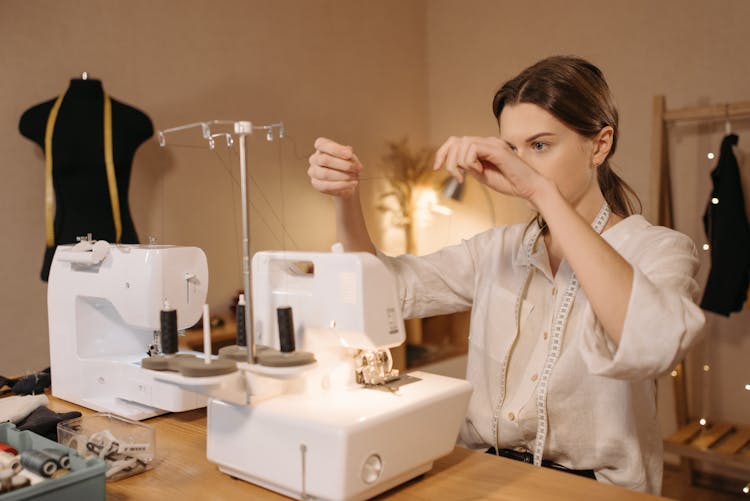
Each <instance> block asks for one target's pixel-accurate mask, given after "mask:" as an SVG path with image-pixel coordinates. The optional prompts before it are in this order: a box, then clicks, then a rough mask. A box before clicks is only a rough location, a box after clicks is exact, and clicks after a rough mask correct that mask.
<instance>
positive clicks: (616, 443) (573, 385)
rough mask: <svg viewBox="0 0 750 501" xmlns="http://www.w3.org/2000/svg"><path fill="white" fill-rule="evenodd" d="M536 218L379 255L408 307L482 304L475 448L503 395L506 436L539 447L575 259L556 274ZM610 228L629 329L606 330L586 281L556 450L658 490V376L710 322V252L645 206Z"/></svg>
mask: <svg viewBox="0 0 750 501" xmlns="http://www.w3.org/2000/svg"><path fill="white" fill-rule="evenodd" d="M527 228H528V225H524V224H521V225H513V226H503V227H499V228H494V229H492V230H489V231H486V232H484V233H481V234H479V235H476V236H474V237H472V238H470V239H468V240H464V241H462V243H460V244H458V245H454V246H450V247H447V248H445V249H442V250H440V251H438V252H435V253H433V254H430V255H427V256H421V257H416V256H411V255H404V256H399V257H388V256H385V255H383V254H380V253H379V254H378V255H379V257H380V258H381V259H382V260H383V261H384V262H385V263H386V265H387V266H388V267H389V268H390V269H391V270H392V271H393V272H394V274H395V275H396V278H397V283H398V288H399V294H400V298H401V301H402V303H403V311H404V316H405V317H406V318H413V317H425V316H431V315H437V314H444V313H450V312H456V311H462V310H467V309H469V308H471V310H472V313H471V328H470V333H469V355H468V366H467V373H466V378H467V379H468V380H469V381H470V382H471V383H472V384H473V386H474V392H473V394H472V397H471V400H470V403H469V409H468V412H467V416H466V419H465V422H464V424H463V426H462V429H461V434H460V437H459V442H460V443H462V444H463V445H465V446H467V447H470V448H473V449H486V448H488V447H490V446H493V445H494V444H495V437H493V436H492V430H493V423H492V421H493V415H494V411H495V408H496V406H497V405H498V404H501V405H500V414H499V419H498V423H497V443H498V445H499V447H500V448H514V449H517V450H525V451H531V452H533V451H534V445H535V440H536V431H537V424H538V412H537V399H536V392H537V389H538V381H539V380H540V377H541V374H542V369H543V365H544V362H545V360H546V356H547V350H548V345H549V339H550V332H551V322H552V321H553V317H554V316H555V314H556V312H557V309H558V307H559V303H560V300H561V299H562V297H561V296H562V292H563V290H564V289H565V287H566V286H567V284H568V282H569V279H570V276H571V274H572V269H571V268H570V266H569V265H568V263H567V262H566V261H563V262H562V263H561V265H560V267H559V269H558V272H557V273H556V274H555V275H554V276H553V275H552V273H551V271H550V266H549V258H548V256H547V251H546V248H545V246H544V241H543V239H541V238H540V239H539V241H538V242H537V245H536V247H535V248H534V251H533V252H532V253H531V255H530V256H529V255H526V252H525V251H524V250H523V249H524V248H525V245H523V244H524V243H525V242H524V238H525V237H526V238H528V235H529V233H530V231H527ZM602 237H603V238H604V239H605V240H606V241H607V242H608V243H609V244H610V245H611V246H612V247H613V248H614V249H615V250H617V252H619V253H620V255H622V256H623V257H624V258H625V259H626V260H627V261H628V262H629V263H630V264H631V265H632V266H633V284H632V292H631V296H630V302H629V304H628V307H627V315H626V318H625V323H624V326H623V332H622V338H621V340H620V344H619V346H618V345H615V344H614V343H613V342H612V340H611V339H610V338H609V337H608V336H607V335H606V334H605V333H604V331H603V328H602V326H601V324H600V323H599V321H598V320H597V318H596V316H595V314H594V312H593V310H592V309H591V306H590V304H589V302H588V299H587V297H586V294H585V292H584V291H583V290H582V289H580V288H579V289H578V292H577V294H576V296H575V302H574V304H573V307H572V309H571V310H570V313H569V316H568V321H567V325H566V328H565V330H564V333H563V340H562V349H561V353H560V357H559V359H558V360H557V363H556V365H555V366H554V369H553V371H552V373H551V374H550V376H549V383H548V384H549V386H548V390H547V401H546V402H547V404H546V418H547V420H548V431H547V439H546V442H545V444H544V459H549V460H552V461H555V462H557V463H560V464H562V465H564V466H567V467H569V468H573V469H577V470H587V469H591V470H594V471H595V473H596V477H597V479H599V480H601V481H604V482H608V483H612V484H616V485H620V486H623V487H627V488H630V489H633V490H638V491H645V492H650V493H655V494H658V493H660V492H661V479H662V466H663V463H662V437H661V432H660V430H659V423H658V419H657V414H656V386H655V379H656V378H657V377H658V376H659V375H661V374H662V373H664V372H666V371H669V370H671V368H672V367H673V366H674V365H675V364H676V362H677V361H679V360H680V359H681V358H682V357H683V356H684V355H685V352H686V350H687V349H688V348H689V347H690V345H691V344H692V342H693V341H694V340H695V339H696V337H697V336H698V333H699V332H700V330H701V327H702V326H703V323H704V316H703V313H702V311H701V310H700V308H698V307H697V306H696V305H695V303H694V298H695V297H696V295H697V293H698V285H697V283H696V281H695V279H694V277H695V273H696V271H697V268H698V258H697V255H696V250H695V246H694V244H693V242H692V241H691V240H690V239H689V238H688V237H687V236H685V235H683V234H681V233H678V232H676V231H673V230H670V229H668V228H664V227H659V226H652V225H651V224H649V223H648V222H647V221H646V220H645V219H644V218H643V217H642V216H639V215H635V216H630V217H628V218H626V219H624V220H622V221H620V222H619V223H618V224H616V225H614V226H612V227H611V228H610V229H608V230H607V231H605V232H604V233H603V234H602ZM527 266H530V267H531V271H532V275H531V280H530V283H529V286H528V289H527V293H526V295H525V297H524V300H523V302H522V304H521V313H520V334H519V335H518V337H517V338H516V332H515V302H516V297H517V294H518V292H519V288H520V287H521V285H522V282H523V281H524V279H525V277H526V273H527ZM507 354H509V355H510V356H509V357H507V358H506V355H507ZM506 360H507V364H508V366H507V367H504V363H505V362H504V361H506ZM503 373H506V385H505V398H504V399H503V401H502V402H499V398H500V397H499V396H500V394H501V384H502V383H503V382H502V381H501V379H502V374H503Z"/></svg>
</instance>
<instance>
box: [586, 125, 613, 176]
mask: <svg viewBox="0 0 750 501" xmlns="http://www.w3.org/2000/svg"><path fill="white" fill-rule="evenodd" d="M614 136H615V130H614V129H613V128H612V127H611V126H609V125H607V126H606V127H604V128H602V130H600V131H599V132H598V133H597V134H596V136H594V138H593V142H594V148H593V150H592V152H591V163H592V165H593V166H594V167H598V166H600V165H601V164H603V163H604V161H605V160H607V156H608V155H609V152H610V150H612V141H613V139H614Z"/></svg>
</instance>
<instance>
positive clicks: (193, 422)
mask: <svg viewBox="0 0 750 501" xmlns="http://www.w3.org/2000/svg"><path fill="white" fill-rule="evenodd" d="M49 407H50V408H51V409H52V410H54V411H56V412H66V411H71V410H78V411H80V412H82V413H83V414H91V413H92V411H90V410H88V409H83V408H81V407H78V406H76V405H74V404H71V403H68V402H65V401H62V400H59V399H56V398H54V397H52V396H50V404H49ZM144 422H145V423H146V424H149V425H151V426H153V427H154V428H156V450H157V457H156V461H155V464H154V468H153V469H152V470H149V471H146V472H144V473H140V474H138V475H134V476H132V477H128V478H125V479H123V480H119V481H117V482H109V483H107V499H108V500H139V501H140V500H150V499H154V500H159V501H187V500H193V499H196V500H198V499H200V500H211V501H223V500H237V499H252V500H271V501H273V500H288V499H289V498H287V497H284V496H282V495H280V494H277V493H275V492H273V491H269V490H267V489H264V488H262V487H258V486H255V485H253V484H250V483H247V482H244V481H242V480H236V479H233V478H231V477H230V476H228V475H226V474H224V473H221V472H220V471H219V470H218V468H217V467H216V465H215V464H213V463H210V462H209V461H208V460H207V459H206V410H205V409H199V410H194V411H187V412H182V413H176V414H166V415H164V416H159V417H155V418H152V419H149V420H146V421H144ZM376 499H379V500H384V499H389V500H406V501H434V500H440V501H451V500H479V499H499V500H514V501H515V500H523V499H533V500H535V501H537V500H538V501H544V500H560V499H575V500H583V499H585V500H587V501H588V500H606V501H614V500H624V501H629V500H633V501H644V500H647V499H654V500H656V499H665V498H661V497H656V496H650V495H646V494H641V493H637V492H633V491H629V490H626V489H623V488H620V487H614V486H612V485H607V484H603V483H601V482H596V481H594V480H591V479H587V478H583V477H577V476H575V475H571V474H568V473H562V472H558V471H554V470H550V469H547V468H536V467H534V466H532V465H529V464H525V463H521V462H518V461H512V460H510V459H506V458H502V457H497V456H492V455H490V454H484V453H480V452H474V451H471V450H468V449H464V448H462V447H456V448H455V449H453V452H451V453H450V454H448V455H447V456H445V457H442V458H440V459H438V460H437V461H436V462H435V464H434V466H433V468H432V470H431V471H429V472H428V473H426V474H425V475H423V476H422V477H418V478H417V479H414V480H411V481H409V482H407V483H405V484H402V485H401V486H399V487H396V488H394V489H391V490H389V491H387V492H385V493H383V494H381V495H380V496H378V497H377V498H376Z"/></svg>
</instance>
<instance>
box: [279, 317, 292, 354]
mask: <svg viewBox="0 0 750 501" xmlns="http://www.w3.org/2000/svg"><path fill="white" fill-rule="evenodd" d="M276 319H277V321H278V323H279V346H280V347H281V352H282V353H291V352H293V351H294V349H295V346H294V318H292V307H291V306H282V307H279V308H276Z"/></svg>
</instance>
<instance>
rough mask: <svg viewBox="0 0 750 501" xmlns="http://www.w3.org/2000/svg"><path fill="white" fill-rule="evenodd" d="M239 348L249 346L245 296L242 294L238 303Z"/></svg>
mask: <svg viewBox="0 0 750 501" xmlns="http://www.w3.org/2000/svg"><path fill="white" fill-rule="evenodd" d="M237 346H247V329H246V328H245V295H244V294H240V300H239V301H238V302H237Z"/></svg>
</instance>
